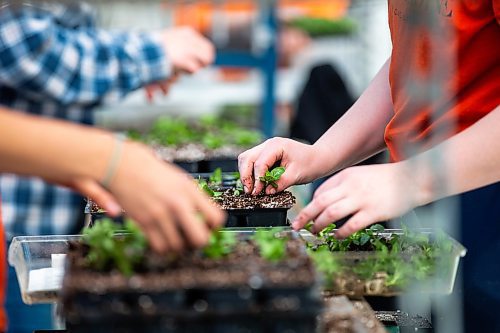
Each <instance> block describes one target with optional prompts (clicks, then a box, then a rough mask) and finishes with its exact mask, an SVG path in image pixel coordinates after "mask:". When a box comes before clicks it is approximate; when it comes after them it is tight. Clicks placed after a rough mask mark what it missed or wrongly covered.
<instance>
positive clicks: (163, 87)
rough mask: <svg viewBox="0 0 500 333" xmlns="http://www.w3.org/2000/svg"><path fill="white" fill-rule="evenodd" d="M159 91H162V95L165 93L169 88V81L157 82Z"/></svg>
mask: <svg viewBox="0 0 500 333" xmlns="http://www.w3.org/2000/svg"><path fill="white" fill-rule="evenodd" d="M158 86H159V88H160V90H161V92H162V93H163V95H167V94H168V90H169V89H170V83H169V82H161V83H159V84H158Z"/></svg>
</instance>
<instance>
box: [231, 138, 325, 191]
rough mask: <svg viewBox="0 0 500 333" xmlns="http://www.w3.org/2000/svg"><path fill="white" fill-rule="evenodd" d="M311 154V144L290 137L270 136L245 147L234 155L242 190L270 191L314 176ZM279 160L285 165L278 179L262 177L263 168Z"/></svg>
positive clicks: (303, 182) (281, 188) (264, 172)
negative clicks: (236, 157) (269, 180)
mask: <svg viewBox="0 0 500 333" xmlns="http://www.w3.org/2000/svg"><path fill="white" fill-rule="evenodd" d="M314 160H315V154H314V151H313V148H312V146H310V145H307V144H303V143H300V142H297V141H294V140H291V139H284V138H272V139H269V140H267V141H265V142H264V143H262V144H260V145H258V146H256V147H254V148H252V149H249V150H247V151H245V152H244V153H242V154H240V156H238V168H239V171H240V175H241V181H242V183H243V186H244V189H245V193H251V194H253V195H257V194H259V193H261V192H262V190H265V191H266V194H274V193H276V192H280V191H283V190H284V189H286V188H288V187H290V186H291V185H295V184H305V183H308V182H310V181H312V180H314V179H315V177H316V174H315V171H314V170H313V167H312V166H313V165H314V163H313V161H314ZM277 162H279V163H280V167H283V168H285V169H286V172H285V173H283V174H282V176H281V178H279V180H276V181H274V184H275V185H276V187H275V186H273V185H271V184H270V182H265V181H261V177H263V178H264V179H265V177H266V172H267V171H268V170H269V169H270V168H272V166H273V165H274V164H275V163H277Z"/></svg>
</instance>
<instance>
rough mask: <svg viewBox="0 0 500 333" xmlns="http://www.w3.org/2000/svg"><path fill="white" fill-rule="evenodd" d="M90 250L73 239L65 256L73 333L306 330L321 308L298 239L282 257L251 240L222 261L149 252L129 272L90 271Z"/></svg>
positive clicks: (66, 308)
mask: <svg viewBox="0 0 500 333" xmlns="http://www.w3.org/2000/svg"><path fill="white" fill-rule="evenodd" d="M87 252H88V247H87V245H84V244H82V243H72V244H71V247H70V251H69V254H68V259H69V267H68V273H67V274H66V276H65V279H64V283H63V291H62V304H63V310H62V313H63V315H64V316H65V318H66V320H67V327H68V328H69V331H70V332H107V333H108V332H120V333H123V332H136V331H138V330H140V331H141V332H143V333H146V332H148V333H149V332H162V333H163V332H169V333H170V332H173V333H177V332H206V333H212V332H213V333H225V332H227V333H229V332H231V333H235V332H242V333H243V332H270V333H271V332H276V333H278V332H284V331H286V332H295V333H308V332H312V331H314V329H315V327H316V317H317V315H318V314H319V313H320V311H321V304H322V302H321V298H320V295H319V292H318V290H317V283H316V275H315V272H314V270H313V267H312V263H311V262H310V260H309V258H308V257H307V256H306V254H305V249H304V245H303V243H302V242H301V241H300V240H298V239H291V240H288V242H287V245H286V256H285V258H284V259H282V260H281V261H279V262H268V261H266V260H264V259H263V258H261V257H260V255H259V251H258V250H257V247H256V245H255V244H254V242H253V241H252V240H240V241H239V242H238V243H237V245H236V247H235V249H234V250H233V252H231V253H230V254H229V255H227V256H226V257H224V258H222V259H209V258H207V257H205V256H204V255H202V253H201V252H199V251H193V252H190V253H187V254H183V255H182V256H176V255H170V256H168V255H167V256H160V255H157V254H154V253H148V254H147V255H146V256H145V260H144V261H143V262H141V263H140V264H139V265H138V266H137V267H136V269H135V273H134V274H133V275H132V276H130V277H126V276H124V275H122V274H121V273H119V272H118V271H115V270H112V269H110V268H109V267H108V268H104V271H101V272H98V271H95V270H92V269H90V268H89V267H87V261H86V259H85V256H86V255H87ZM167 324H168V325H167Z"/></svg>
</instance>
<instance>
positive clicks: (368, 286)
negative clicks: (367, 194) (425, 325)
mask: <svg viewBox="0 0 500 333" xmlns="http://www.w3.org/2000/svg"><path fill="white" fill-rule="evenodd" d="M334 232H335V230H334ZM414 232H416V233H417V234H421V235H425V236H426V237H429V239H433V238H434V237H435V236H436V234H437V232H438V231H437V230H433V229H418V230H414ZM378 234H379V235H380V236H383V237H387V238H390V237H391V235H403V234H404V231H403V230H401V229H386V230H384V231H383V232H380V233H378ZM441 235H444V240H445V241H447V242H449V244H451V250H450V251H449V252H447V253H443V254H442V255H441V256H440V257H439V258H438V259H437V261H436V266H435V267H436V269H435V272H434V274H431V275H429V276H428V277H425V278H424V279H419V280H418V281H417V280H411V281H410V283H407V284H405V285H403V286H401V285H399V286H398V285H395V284H394V285H393V284H391V283H389V281H390V276H392V277H395V276H398V275H400V276H401V275H403V274H406V276H412V277H414V276H415V275H416V274H417V271H418V268H419V267H418V263H417V262H414V261H412V255H408V253H406V254H405V253H399V254H397V255H394V256H393V257H390V258H389V257H387V256H385V257H383V256H382V254H381V253H380V252H377V251H346V252H330V256H331V257H332V258H333V264H334V265H335V267H338V269H337V271H336V272H335V273H334V274H333V276H332V277H329V278H326V277H323V289H324V290H326V291H329V292H330V293H331V294H334V295H335V294H338V295H340V294H342V295H349V296H396V295H399V294H401V293H403V292H405V291H407V290H414V291H419V292H426V293H437V294H449V293H451V292H452V291H453V286H454V283H455V277H456V274H457V270H458V264H459V261H460V258H461V257H463V256H465V254H466V249H465V248H464V247H463V246H462V244H460V243H459V242H457V241H456V240H455V239H453V238H452V237H450V236H449V235H446V234H444V233H441ZM300 236H301V238H302V239H303V240H305V241H306V242H307V243H309V244H318V238H317V237H316V236H314V235H312V234H311V233H309V232H308V231H305V230H303V231H301V233H300ZM391 258H395V259H400V260H404V261H405V262H406V263H410V264H409V265H404V266H403V265H401V266H398V265H394V266H391V269H392V272H387V271H383V270H380V271H377V270H376V269H373V270H372V274H368V275H367V271H370V270H367V269H366V268H367V267H377V265H379V264H381V260H392V259H391ZM381 267H386V266H381ZM389 275H390V276H389Z"/></svg>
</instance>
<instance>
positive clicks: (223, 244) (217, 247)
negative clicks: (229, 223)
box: [203, 231, 237, 259]
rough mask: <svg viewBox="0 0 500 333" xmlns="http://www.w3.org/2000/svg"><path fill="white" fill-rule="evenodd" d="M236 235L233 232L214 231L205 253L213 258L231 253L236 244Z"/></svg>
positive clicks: (204, 250)
mask: <svg viewBox="0 0 500 333" xmlns="http://www.w3.org/2000/svg"><path fill="white" fill-rule="evenodd" d="M236 243H237V240H236V235H235V234H234V233H232V232H221V231H214V232H213V233H212V235H211V236H210V241H209V242H208V245H207V246H206V247H205V248H204V249H203V254H204V255H205V256H207V257H208V258H211V259H220V258H223V257H225V256H227V255H228V254H230V253H231V252H232V251H233V249H234V247H235V246H236Z"/></svg>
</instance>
